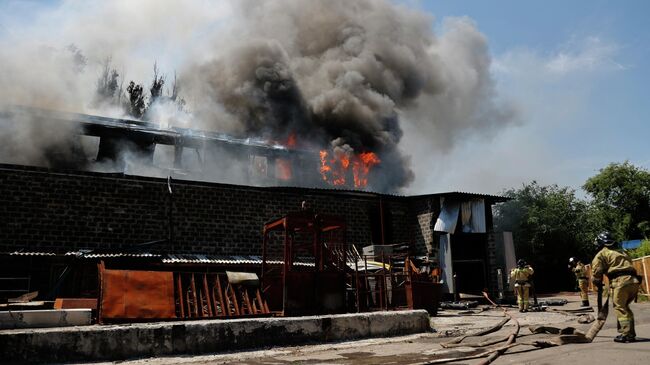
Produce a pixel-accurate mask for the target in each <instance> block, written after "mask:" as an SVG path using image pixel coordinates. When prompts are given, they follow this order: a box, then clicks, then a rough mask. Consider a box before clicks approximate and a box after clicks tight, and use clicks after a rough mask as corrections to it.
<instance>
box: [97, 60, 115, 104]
mask: <svg viewBox="0 0 650 365" xmlns="http://www.w3.org/2000/svg"><path fill="white" fill-rule="evenodd" d="M119 76H120V75H119V74H118V73H117V70H116V69H114V68H113V67H112V66H111V58H110V57H108V58H106V60H104V64H103V65H102V73H101V75H99V78H98V79H97V90H96V92H97V94H96V95H95V99H96V103H97V104H114V103H116V102H118V99H117V98H116V97H117V96H119V91H118V80H119Z"/></svg>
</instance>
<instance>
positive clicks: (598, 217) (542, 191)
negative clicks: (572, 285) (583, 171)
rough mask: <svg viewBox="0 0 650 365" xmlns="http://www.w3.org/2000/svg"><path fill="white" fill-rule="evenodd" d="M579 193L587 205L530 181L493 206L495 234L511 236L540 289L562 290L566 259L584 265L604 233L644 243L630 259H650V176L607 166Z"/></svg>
mask: <svg viewBox="0 0 650 365" xmlns="http://www.w3.org/2000/svg"><path fill="white" fill-rule="evenodd" d="M583 189H584V190H585V191H586V192H587V193H588V194H589V195H590V197H591V199H590V200H584V199H580V198H577V197H576V195H575V191H574V190H572V189H570V188H568V187H559V186H557V185H549V186H541V185H539V184H538V183H536V182H532V183H530V184H525V185H523V186H522V187H521V188H519V189H511V190H507V191H505V192H504V195H506V196H508V197H510V198H512V200H511V201H509V202H506V203H503V204H501V205H499V206H497V207H495V216H494V218H495V220H494V224H495V229H496V230H498V231H511V232H512V233H513V237H514V240H515V245H516V246H515V248H516V251H517V256H518V258H524V259H526V260H528V261H529V262H531V263H532V264H533V266H536V267H534V268H535V271H536V275H535V276H536V282H538V287H540V288H542V290H544V289H547V290H560V289H565V288H566V287H565V285H564V284H562V283H564V282H571V277H570V275H567V274H566V272H567V270H566V264H567V260H568V258H569V257H571V256H575V257H577V258H579V259H580V260H582V261H583V262H585V263H588V262H589V261H590V260H591V258H592V257H593V254H594V249H595V247H594V246H593V245H592V242H593V240H594V237H595V236H596V235H597V234H598V233H599V232H601V231H603V230H609V231H611V232H612V233H613V234H614V237H615V238H616V239H617V240H618V241H621V240H627V239H636V238H641V237H643V238H646V240H645V241H644V242H643V244H642V245H641V247H639V248H638V249H636V250H632V251H631V252H630V254H631V255H632V256H633V257H641V256H647V255H650V240H648V236H649V235H650V172H648V171H647V170H645V169H643V168H640V167H637V166H634V165H633V164H631V163H629V162H627V161H626V162H624V163H614V164H610V165H608V166H606V167H605V168H603V169H601V170H600V171H599V173H598V174H596V175H595V176H593V177H591V178H589V179H588V180H587V181H586V182H585V184H584V186H583Z"/></svg>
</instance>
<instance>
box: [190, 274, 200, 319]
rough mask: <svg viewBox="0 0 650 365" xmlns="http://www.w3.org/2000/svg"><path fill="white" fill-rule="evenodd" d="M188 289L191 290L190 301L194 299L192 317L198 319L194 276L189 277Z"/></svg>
mask: <svg viewBox="0 0 650 365" xmlns="http://www.w3.org/2000/svg"><path fill="white" fill-rule="evenodd" d="M190 288H191V289H192V299H194V317H199V303H198V299H197V297H196V283H195V282H194V274H192V276H190Z"/></svg>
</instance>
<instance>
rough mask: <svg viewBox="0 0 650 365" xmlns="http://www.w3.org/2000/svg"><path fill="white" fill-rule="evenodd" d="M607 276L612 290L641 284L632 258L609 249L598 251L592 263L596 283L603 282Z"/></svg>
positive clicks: (592, 273)
mask: <svg viewBox="0 0 650 365" xmlns="http://www.w3.org/2000/svg"><path fill="white" fill-rule="evenodd" d="M605 274H606V275H607V278H608V279H609V286H610V287H612V288H617V287H622V286H625V285H630V284H638V283H639V279H638V278H637V276H636V270H635V269H634V266H632V260H631V259H630V257H629V256H628V255H626V254H625V253H622V252H618V251H614V250H610V249H609V248H607V247H603V249H602V250H600V251H598V253H597V254H596V256H594V259H593V260H592V262H591V275H592V277H593V279H594V281H601V282H602V280H603V275H605Z"/></svg>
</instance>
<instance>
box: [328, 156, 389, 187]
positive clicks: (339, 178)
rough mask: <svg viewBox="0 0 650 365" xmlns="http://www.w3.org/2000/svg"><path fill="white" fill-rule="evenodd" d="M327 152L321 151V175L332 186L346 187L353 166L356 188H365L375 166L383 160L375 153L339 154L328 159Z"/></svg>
mask: <svg viewBox="0 0 650 365" xmlns="http://www.w3.org/2000/svg"><path fill="white" fill-rule="evenodd" d="M328 157H329V153H328V152H327V151H326V150H321V151H320V163H321V166H320V174H321V176H322V177H323V180H324V181H327V182H328V183H330V184H331V185H334V186H341V185H346V178H347V177H348V171H350V166H352V178H353V182H354V187H355V188H363V187H366V186H367V185H368V174H369V173H370V170H371V169H372V167H373V166H375V165H377V164H379V163H380V162H381V160H380V159H379V157H377V155H376V154H375V153H373V152H362V153H360V154H356V155H355V154H347V153H338V154H336V155H334V156H332V158H328Z"/></svg>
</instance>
